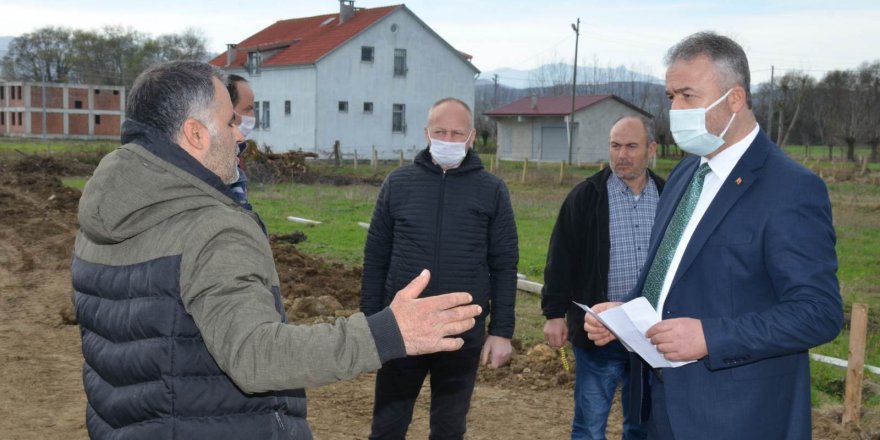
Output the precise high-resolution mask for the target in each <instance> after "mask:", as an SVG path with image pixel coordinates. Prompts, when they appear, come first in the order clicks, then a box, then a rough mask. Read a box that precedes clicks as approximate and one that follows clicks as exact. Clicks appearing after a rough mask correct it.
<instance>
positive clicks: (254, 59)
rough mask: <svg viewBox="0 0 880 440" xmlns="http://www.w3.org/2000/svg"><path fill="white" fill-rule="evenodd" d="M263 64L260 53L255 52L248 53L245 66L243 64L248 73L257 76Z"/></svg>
mask: <svg viewBox="0 0 880 440" xmlns="http://www.w3.org/2000/svg"><path fill="white" fill-rule="evenodd" d="M262 63H263V54H262V53H260V51H256V52H248V60H247V64H245V66H244V68H245V69H247V71H248V73H249V74H251V75H259V74H260V65H261V64H262Z"/></svg>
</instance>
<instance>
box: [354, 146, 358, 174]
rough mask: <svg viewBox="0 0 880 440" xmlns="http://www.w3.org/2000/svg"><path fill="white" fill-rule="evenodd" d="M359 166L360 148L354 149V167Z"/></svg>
mask: <svg viewBox="0 0 880 440" xmlns="http://www.w3.org/2000/svg"><path fill="white" fill-rule="evenodd" d="M357 168H358V150H357V148H355V149H354V169H357Z"/></svg>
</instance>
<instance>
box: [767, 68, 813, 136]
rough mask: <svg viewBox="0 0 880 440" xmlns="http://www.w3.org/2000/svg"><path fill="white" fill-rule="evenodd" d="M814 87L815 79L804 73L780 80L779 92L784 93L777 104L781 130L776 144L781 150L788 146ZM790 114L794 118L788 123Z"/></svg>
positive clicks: (797, 73)
mask: <svg viewBox="0 0 880 440" xmlns="http://www.w3.org/2000/svg"><path fill="white" fill-rule="evenodd" d="M814 86H815V82H814V81H813V79H812V78H810V77H809V76H808V75H807V74H806V73H803V72H789V73H787V74H785V75H784V76H783V77H782V78H781V79H780V80H779V90H780V91H781V92H782V97H781V98H780V99H779V101H777V102H776V106H777V111H778V115H779V120H778V121H779V122H778V123H777V124H776V126H777V127H778V129H779V131H778V134H777V137H776V144H777V145H778V146H779V148H785V146H786V145H788V141H789V138H790V137H791V133H792V129H794V127H795V125H796V124H797V122H798V117H799V116H800V114H801V108H802V107H803V106H804V101H805V100H806V99H807V97H808V96H809V95H810V92H811V91H812V89H813V87H814ZM792 107H793V108H792ZM788 113H792V116H791V118H790V119H789V120H788V121H787V123H786V119H785V115H786V114H788Z"/></svg>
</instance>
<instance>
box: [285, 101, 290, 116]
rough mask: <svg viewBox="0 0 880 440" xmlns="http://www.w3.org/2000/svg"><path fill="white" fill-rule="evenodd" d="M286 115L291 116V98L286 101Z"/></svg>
mask: <svg viewBox="0 0 880 440" xmlns="http://www.w3.org/2000/svg"><path fill="white" fill-rule="evenodd" d="M284 116H290V100H287V101H284Z"/></svg>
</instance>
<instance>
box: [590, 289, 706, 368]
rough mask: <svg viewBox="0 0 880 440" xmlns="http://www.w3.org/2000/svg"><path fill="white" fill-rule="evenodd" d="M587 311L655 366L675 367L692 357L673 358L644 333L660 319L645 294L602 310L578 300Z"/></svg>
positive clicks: (627, 346) (624, 344)
mask: <svg viewBox="0 0 880 440" xmlns="http://www.w3.org/2000/svg"><path fill="white" fill-rule="evenodd" d="M575 304H577V305H578V307H580V308H582V309H584V310H585V311H586V312H587V313H588V314H590V315H591V316H593V317H594V318H596V319H597V320H599V322H601V323H602V325H604V326H605V327H606V328H608V330H610V331H611V333H614V336H617V339H618V340H619V341H620V343H621V344H623V346H624V347H626V349H627V350H629V351H634V352H636V354H638V355H639V356H641V357H642V359H644V360H645V362H647V363H648V364H649V365H651V367H653V368H675V367H680V366H682V365H685V364H689V363H691V362H693V361H686V362H672V361H668V360H666V358H664V357H663V354H661V353H660V352H659V351H657V348H656V347H655V346H654V344H651V340H650V339H648V338H646V337H645V333H647V332H648V329H649V328H651V326H653V325H654V324H656V323H658V322H660V317H659V316H657V311H656V310H654V307H653V306H651V303H649V302H648V299H647V298H645V297H644V296H640V297H638V298H636V299H634V300H632V301H629V302H627V303H624V304H623V305H621V306H619V307H612V308H610V309H608V310H605V311H604V312H602V313H596V312H594V311H593V309H591V308H590V307H589V306H585V305H583V304H579V303H575Z"/></svg>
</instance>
